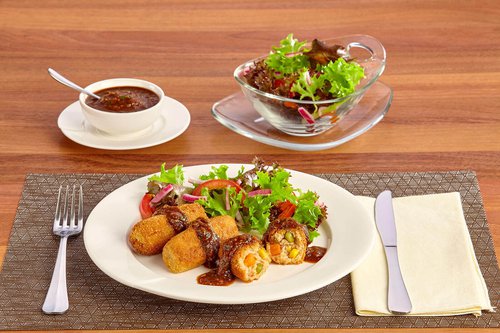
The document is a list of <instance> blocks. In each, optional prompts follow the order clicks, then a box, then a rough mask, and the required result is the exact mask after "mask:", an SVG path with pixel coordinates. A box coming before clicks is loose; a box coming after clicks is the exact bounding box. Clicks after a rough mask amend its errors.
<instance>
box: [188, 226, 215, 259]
mask: <svg viewBox="0 0 500 333" xmlns="http://www.w3.org/2000/svg"><path fill="white" fill-rule="evenodd" d="M190 227H191V228H193V229H194V231H196V235H197V236H198V239H199V240H200V242H201V246H202V247H203V250H204V251H205V255H206V257H207V259H206V260H205V264H204V265H205V267H208V268H215V267H217V253H218V252H219V246H220V239H219V236H217V234H216V233H215V232H214V230H213V229H212V227H211V226H210V223H209V222H208V220H207V219H204V218H197V219H196V220H195V221H194V222H193V223H191V225H190Z"/></svg>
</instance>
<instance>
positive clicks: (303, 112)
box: [298, 107, 316, 124]
mask: <svg viewBox="0 0 500 333" xmlns="http://www.w3.org/2000/svg"><path fill="white" fill-rule="evenodd" d="M298 111H299V114H300V115H301V116H302V118H304V119H305V120H306V121H307V122H308V123H309V124H314V123H315V122H316V121H315V120H314V118H313V117H312V116H311V114H310V113H309V112H307V110H306V109H304V108H303V107H299V109H298Z"/></svg>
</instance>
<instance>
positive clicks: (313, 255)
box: [304, 246, 326, 263]
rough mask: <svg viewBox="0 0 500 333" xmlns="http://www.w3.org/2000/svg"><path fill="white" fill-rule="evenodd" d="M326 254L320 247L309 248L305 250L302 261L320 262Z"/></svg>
mask: <svg viewBox="0 0 500 333" xmlns="http://www.w3.org/2000/svg"><path fill="white" fill-rule="evenodd" d="M325 254H326V249H325V248H324V247H320V246H309V247H308V248H307V250H306V257H305V259H304V261H307V262H311V263H315V262H318V261H320V260H321V258H323V256H324V255H325Z"/></svg>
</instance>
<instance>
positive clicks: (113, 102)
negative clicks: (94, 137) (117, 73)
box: [85, 87, 160, 112]
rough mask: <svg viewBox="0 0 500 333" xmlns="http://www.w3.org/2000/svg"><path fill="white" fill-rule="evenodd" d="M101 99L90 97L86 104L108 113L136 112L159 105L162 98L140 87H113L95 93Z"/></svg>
mask: <svg viewBox="0 0 500 333" xmlns="http://www.w3.org/2000/svg"><path fill="white" fill-rule="evenodd" d="M95 94H96V95H99V96H101V98H100V99H95V98H93V97H88V98H87V99H86V100H85V103H86V104H87V105H88V106H90V107H92V108H94V109H97V110H101V111H108V112H136V111H142V110H146V109H149V108H150V107H152V106H154V105H156V104H158V102H159V101H160V96H158V95H157V94H155V93H154V92H153V91H151V90H148V89H145V88H140V87H112V88H106V89H102V90H99V91H96V92H95Z"/></svg>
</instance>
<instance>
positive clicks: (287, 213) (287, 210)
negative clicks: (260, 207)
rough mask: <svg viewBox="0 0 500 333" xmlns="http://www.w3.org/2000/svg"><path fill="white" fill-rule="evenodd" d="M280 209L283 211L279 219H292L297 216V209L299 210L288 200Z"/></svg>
mask: <svg viewBox="0 0 500 333" xmlns="http://www.w3.org/2000/svg"><path fill="white" fill-rule="evenodd" d="M278 208H279V209H280V210H281V213H280V215H278V218H280V219H285V218H288V217H292V216H293V214H295V209H296V208H297V206H295V205H294V204H293V203H291V202H290V201H288V200H286V201H283V202H281V203H280V204H279V205H278Z"/></svg>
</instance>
